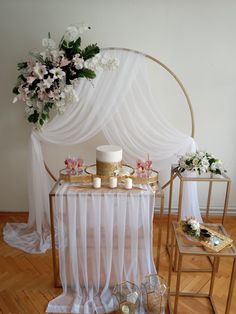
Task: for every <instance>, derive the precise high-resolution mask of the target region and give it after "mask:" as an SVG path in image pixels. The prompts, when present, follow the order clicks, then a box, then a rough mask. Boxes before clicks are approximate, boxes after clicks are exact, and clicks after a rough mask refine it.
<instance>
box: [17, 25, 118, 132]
mask: <svg viewBox="0 0 236 314" xmlns="http://www.w3.org/2000/svg"><path fill="white" fill-rule="evenodd" d="M89 29H90V27H89V26H87V25H85V24H82V25H80V26H76V25H71V26H69V27H68V28H67V29H66V31H65V33H64V35H63V36H62V38H61V41H60V43H59V46H58V48H57V47H56V43H55V41H54V40H53V39H52V38H51V35H50V33H48V38H44V39H43V40H42V45H43V47H44V48H45V50H44V51H43V52H40V53H31V56H32V58H31V59H30V60H29V61H25V62H20V63H18V70H19V72H20V74H19V76H18V80H17V84H16V86H15V87H14V88H13V93H15V94H16V96H15V98H14V100H13V102H16V101H23V102H25V103H26V106H25V114H26V117H27V120H28V121H29V122H30V123H33V124H34V125H35V126H36V128H40V127H42V126H43V125H44V124H45V123H46V122H47V121H48V120H49V118H50V113H51V111H52V110H53V109H54V110H56V112H58V113H63V112H64V111H65V110H66V108H67V106H68V105H70V104H72V103H75V102H77V101H78V95H77V93H76V85H77V83H78V81H79V79H81V78H86V79H88V80H93V79H94V78H95V77H96V72H97V71H99V70H103V69H105V70H106V69H108V70H111V69H115V68H116V67H117V66H118V63H119V62H118V60H117V59H116V58H109V57H108V56H107V55H105V54H104V55H101V54H100V48H99V47H98V45H97V44H91V45H88V46H86V47H85V48H82V47H81V37H80V36H81V34H82V33H83V32H84V31H86V30H89Z"/></svg>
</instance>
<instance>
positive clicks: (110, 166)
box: [96, 160, 122, 176]
mask: <svg viewBox="0 0 236 314" xmlns="http://www.w3.org/2000/svg"><path fill="white" fill-rule="evenodd" d="M121 167H122V163H121V161H119V162H103V161H99V160H96V168H97V175H98V176H114V171H115V170H118V169H120V168H121Z"/></svg>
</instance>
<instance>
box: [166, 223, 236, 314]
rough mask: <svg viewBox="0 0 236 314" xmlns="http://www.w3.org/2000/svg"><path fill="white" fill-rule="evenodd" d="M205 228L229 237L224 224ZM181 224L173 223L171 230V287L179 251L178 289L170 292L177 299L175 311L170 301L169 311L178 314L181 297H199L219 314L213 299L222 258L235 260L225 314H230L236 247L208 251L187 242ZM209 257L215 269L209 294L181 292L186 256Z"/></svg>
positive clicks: (234, 265)
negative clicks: (184, 258) (174, 259)
mask: <svg viewBox="0 0 236 314" xmlns="http://www.w3.org/2000/svg"><path fill="white" fill-rule="evenodd" d="M204 225H205V226H207V227H209V228H210V229H213V230H215V231H216V232H218V233H221V234H223V235H224V236H228V234H227V232H226V231H225V229H224V227H223V225H222V224H204ZM178 228H179V224H178V223H177V222H172V229H171V232H170V234H171V249H170V263H169V276H168V285H169V287H170V285H171V274H172V260H173V257H174V254H173V253H174V246H176V249H177V250H178V254H177V259H178V261H177V264H178V269H177V281H176V288H175V291H174V292H170V296H174V297H175V302H174V310H172V307H171V304H170V300H169V311H170V313H174V314H176V313H178V300H179V296H182V297H195V298H196V297H199V298H207V299H209V301H210V304H211V307H212V310H213V313H217V309H216V305H215V303H214V299H213V291H214V282H215V275H216V271H217V264H218V260H219V258H220V257H231V258H233V266H232V271H231V276H230V284H229V291H228V298H227V302H226V308H225V313H226V314H230V306H231V302H232V296H233V289H234V284H235V277H236V248H235V246H234V245H231V246H228V247H226V248H224V249H223V250H222V251H220V252H218V253H216V252H214V251H206V249H205V247H203V246H202V245H199V242H196V243H194V242H191V243H189V242H186V241H185V240H186V236H185V235H183V234H182V233H181V232H179V231H178ZM186 255H188V256H207V257H212V258H213V267H212V271H211V279H210V289H209V293H191V292H181V291H180V284H181V273H182V262H183V257H184V256H186Z"/></svg>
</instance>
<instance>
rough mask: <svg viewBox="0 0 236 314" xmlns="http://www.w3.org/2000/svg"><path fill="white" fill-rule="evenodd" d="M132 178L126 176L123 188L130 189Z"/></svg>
mask: <svg viewBox="0 0 236 314" xmlns="http://www.w3.org/2000/svg"><path fill="white" fill-rule="evenodd" d="M132 185H133V184H132V179H131V178H126V179H125V188H126V189H128V190H130V189H132Z"/></svg>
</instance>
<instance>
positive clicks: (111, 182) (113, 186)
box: [109, 177, 117, 189]
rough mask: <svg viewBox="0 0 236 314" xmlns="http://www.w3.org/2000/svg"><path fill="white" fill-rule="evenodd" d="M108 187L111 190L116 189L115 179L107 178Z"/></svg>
mask: <svg viewBox="0 0 236 314" xmlns="http://www.w3.org/2000/svg"><path fill="white" fill-rule="evenodd" d="M109 187H110V188H112V189H114V188H116V187H117V178H116V177H110V178H109Z"/></svg>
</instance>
